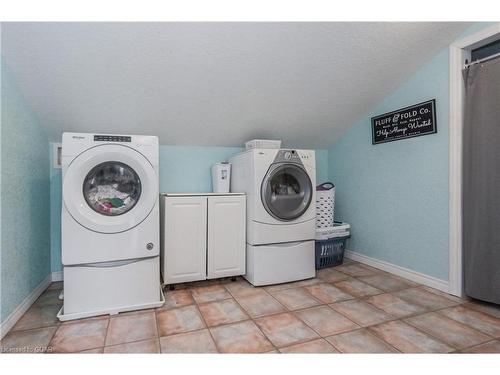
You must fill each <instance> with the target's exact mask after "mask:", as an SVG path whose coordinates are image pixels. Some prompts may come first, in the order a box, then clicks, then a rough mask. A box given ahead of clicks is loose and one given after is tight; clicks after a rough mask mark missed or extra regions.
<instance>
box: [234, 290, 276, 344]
mask: <svg viewBox="0 0 500 375" xmlns="http://www.w3.org/2000/svg"><path fill="white" fill-rule="evenodd" d="M247 282H248V281H247ZM224 288H225V289H226V290H227V292H228V293H229V294H230V295H231V297H233V300H234V301H235V302H236V304H238V306H239V307H240V308H241V309H242V310H243V311H244V312H245V313H246V314H247V315H248V317H249V319H250V321H251V322H252V323H253V324H254V325H255V326H256V327H257V329H258V330H259V332H261V333H262V335H263V336H264V337H265V339H266V340H267V341H268V342H269V343H270V344H271V345H272V347H273V348H274V350H276V351H278V353H280V351H279V349H278V347H277V346H276V345H274V343H273V342H272V341H271V339H270V338H269V337H268V336H267V335H266V333H265V332H264V331H263V330H262V329H261V328H260V326H259V325H258V324H257V322H256V321H255V319H254V318H253V317H252V315H251V314H250V313H249V312H248V311H247V310H246V309H245V308H244V307H243V306H241V304H240V303H239V301H238V300H237V299H236V296H235V295H233V293H231V291H230V290H229V289H228V288H227V287H224ZM254 288H255V287H254ZM262 290H263V291H264V292H265V293H267V291H265V290H264V289H262ZM267 294H268V295H269V296H270V297H271V298H273V296H271V295H270V294H269V293H267ZM273 299H274V300H276V299H275V298H273ZM276 302H277V303H278V304H280V302H279V301H277V300H276ZM280 305H281V304H280ZM282 307H283V308H285V307H284V306H282ZM268 352H269V351H268Z"/></svg>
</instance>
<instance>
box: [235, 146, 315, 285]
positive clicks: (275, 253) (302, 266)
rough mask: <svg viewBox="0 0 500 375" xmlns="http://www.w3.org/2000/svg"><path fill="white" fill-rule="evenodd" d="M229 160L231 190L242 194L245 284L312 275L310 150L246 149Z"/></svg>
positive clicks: (312, 165)
mask: <svg viewBox="0 0 500 375" xmlns="http://www.w3.org/2000/svg"><path fill="white" fill-rule="evenodd" d="M230 162H231V164H232V176H231V191H233V192H245V193H246V194H247V272H246V276H245V277H246V278H247V280H249V281H250V282H251V283H252V284H253V285H266V284H276V283H283V282H288V281H294V280H301V279H307V278H311V277H314V276H315V269H314V237H315V228H316V205H315V201H316V198H315V196H316V190H315V184H316V162H315V154H314V151H313V150H292V149H251V150H247V151H244V152H242V153H240V154H238V155H235V156H234V157H232V158H231V159H230Z"/></svg>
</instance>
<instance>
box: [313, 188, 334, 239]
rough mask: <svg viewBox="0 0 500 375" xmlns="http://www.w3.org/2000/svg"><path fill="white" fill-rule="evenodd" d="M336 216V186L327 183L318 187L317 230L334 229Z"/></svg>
mask: <svg viewBox="0 0 500 375" xmlns="http://www.w3.org/2000/svg"><path fill="white" fill-rule="evenodd" d="M334 216H335V185H334V184H332V183H331V182H325V183H323V184H321V185H318V186H317V187H316V229H327V228H332V227H333V224H334Z"/></svg>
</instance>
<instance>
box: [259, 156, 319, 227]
mask: <svg viewBox="0 0 500 375" xmlns="http://www.w3.org/2000/svg"><path fill="white" fill-rule="evenodd" d="M312 189H313V187H312V184H311V179H310V178H309V176H308V175H307V172H306V171H305V170H304V168H302V167H301V166H299V165H296V164H289V163H279V164H274V165H272V166H271V167H270V168H269V171H268V172H267V174H266V177H265V178H264V180H263V181H262V187H261V198H262V203H263V205H264V208H265V209H266V211H267V212H268V213H269V214H270V215H271V216H273V217H274V218H276V219H278V220H282V221H290V220H294V219H297V218H298V217H300V216H302V215H303V214H304V212H305V211H306V210H307V209H308V207H309V205H310V204H311V199H312V193H313V191H312Z"/></svg>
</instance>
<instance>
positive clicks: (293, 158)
mask: <svg viewBox="0 0 500 375" xmlns="http://www.w3.org/2000/svg"><path fill="white" fill-rule="evenodd" d="M280 162H290V163H299V164H302V162H301V160H300V156H299V154H298V153H297V151H296V150H279V151H278V154H277V155H276V157H275V158H274V163H280Z"/></svg>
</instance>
